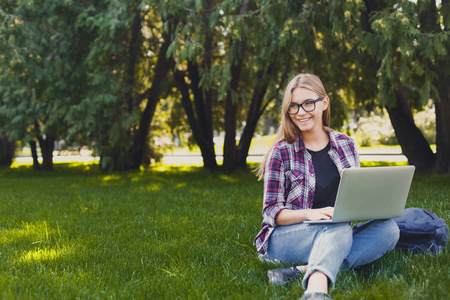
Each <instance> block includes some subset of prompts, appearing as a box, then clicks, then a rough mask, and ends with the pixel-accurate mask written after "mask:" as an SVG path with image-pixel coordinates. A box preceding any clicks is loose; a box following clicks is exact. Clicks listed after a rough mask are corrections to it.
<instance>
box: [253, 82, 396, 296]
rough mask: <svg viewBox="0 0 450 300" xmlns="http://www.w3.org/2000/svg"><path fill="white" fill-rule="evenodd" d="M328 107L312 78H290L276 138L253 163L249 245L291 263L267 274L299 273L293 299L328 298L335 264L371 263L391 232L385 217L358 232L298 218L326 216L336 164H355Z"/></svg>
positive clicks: (277, 277) (282, 280)
mask: <svg viewBox="0 0 450 300" xmlns="http://www.w3.org/2000/svg"><path fill="white" fill-rule="evenodd" d="M329 110H330V98H329V97H328V96H327V93H326V91H325V88H324V86H323V84H322V82H321V81H320V79H319V78H318V77H317V76H315V75H312V74H299V75H297V76H295V77H294V78H293V79H292V80H291V81H290V82H289V84H288V85H287V87H286V90H285V93H284V98H283V103H282V111H281V125H280V127H279V130H278V133H277V137H276V138H275V142H274V144H273V145H272V147H271V149H270V151H269V152H268V153H267V155H266V156H265V158H264V160H263V162H262V163H261V165H260V168H259V175H260V176H261V177H262V176H263V177H264V203H263V213H262V214H263V223H262V229H261V230H260V232H259V233H258V235H257V236H256V238H255V240H254V245H255V246H256V248H257V250H258V252H259V257H260V258H261V259H263V260H268V261H272V262H275V263H284V264H296V267H291V268H278V269H274V270H269V271H268V272H267V275H268V280H269V282H270V283H272V284H286V283H287V282H288V281H290V280H294V279H299V278H300V277H303V279H302V285H303V287H304V288H305V289H306V291H305V293H304V295H303V296H302V298H301V299H331V297H330V296H329V295H328V288H329V285H330V286H333V285H334V283H335V281H336V276H337V273H338V271H339V270H340V269H342V270H348V269H352V268H355V267H359V266H362V265H365V264H368V263H371V262H373V261H375V260H376V259H378V258H380V257H381V256H382V255H383V254H385V253H386V252H389V251H390V250H392V249H393V248H394V246H395V244H396V243H397V241H398V236H399V229H398V227H397V225H396V223H395V222H394V221H392V220H383V221H373V222H368V223H367V224H366V225H365V226H364V228H363V229H362V230H360V231H356V230H354V229H352V227H351V225H350V224H348V223H338V224H336V223H335V224H327V225H309V224H305V223H304V221H315V220H323V219H325V220H328V219H331V217H332V215H333V212H334V201H335V199H336V194H337V190H338V186H339V182H340V176H341V175H342V172H343V170H344V169H346V168H356V167H359V156H358V153H357V151H356V147H355V142H354V141H353V140H352V139H350V138H349V137H347V136H346V135H344V134H342V133H339V132H336V131H333V130H331V129H330V128H329V119H330V114H329ZM369 241H370V242H369Z"/></svg>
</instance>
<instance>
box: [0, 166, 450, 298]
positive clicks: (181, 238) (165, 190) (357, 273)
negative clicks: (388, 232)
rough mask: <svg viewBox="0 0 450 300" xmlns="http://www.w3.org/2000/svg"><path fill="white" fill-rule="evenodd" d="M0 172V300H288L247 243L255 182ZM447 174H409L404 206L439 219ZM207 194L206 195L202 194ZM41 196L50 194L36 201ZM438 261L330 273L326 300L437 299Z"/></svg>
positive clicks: (67, 169) (88, 169)
mask: <svg viewBox="0 0 450 300" xmlns="http://www.w3.org/2000/svg"><path fill="white" fill-rule="evenodd" d="M55 169H56V170H55V172H51V173H43V174H40V176H38V177H37V176H35V175H36V174H33V171H32V170H31V167H30V166H23V165H22V166H16V168H13V169H5V168H2V169H0V190H1V191H2V194H1V197H0V221H1V224H2V235H1V237H0V240H1V243H0V252H1V254H2V255H1V262H2V263H1V266H0V268H1V272H2V276H1V279H0V287H1V291H2V297H4V298H13V299H16V298H20V299H36V298H49V299H65V298H128V299H142V298H152V299H176V298H180V299H186V298H192V299H197V298H202V297H205V298H216V299H224V298H227V299H280V298H284V299H298V298H299V297H300V296H301V295H302V293H303V291H304V290H303V288H302V286H301V284H300V283H299V282H295V283H293V284H292V285H290V286H288V287H276V286H271V285H268V284H267V277H266V271H267V270H268V269H271V268H274V266H273V265H271V264H268V263H265V262H261V261H260V260H259V259H258V258H257V254H256V250H255V248H254V246H253V245H252V241H253V238H254V236H255V235H256V234H257V232H258V231H259V229H260V223H261V205H262V202H261V201H262V200H261V199H262V196H263V195H262V192H263V187H262V185H263V183H262V182H260V181H257V180H256V178H255V176H254V175H253V174H252V173H251V172H248V171H239V172H236V173H235V174H233V175H232V176H230V175H224V174H221V173H210V172H207V171H204V170H201V169H200V168H197V167H177V168H171V167H164V166H155V167H152V168H148V169H142V170H141V171H132V172H120V173H116V174H109V175H107V174H103V173H100V171H99V170H98V168H97V167H96V166H95V165H84V164H58V165H57V167H56V168H55ZM448 180H449V177H448V175H432V176H422V175H416V176H415V178H414V181H413V184H412V188H411V192H410V195H409V199H408V206H415V207H425V208H428V209H431V210H432V211H434V212H436V213H437V214H438V215H439V216H440V217H443V218H444V219H445V220H446V221H447V223H448V222H450V215H449V212H450V207H449V203H450V202H449V201H448V200H449V197H450V194H449V190H448V187H447V184H448ZM211 187H213V188H211ZM43 190H46V191H51V192H47V193H42V191H43ZM449 264H450V260H449V252H448V249H446V250H445V251H444V252H443V253H442V254H440V255H437V256H428V255H417V256H415V255H408V254H404V253H400V252H391V253H388V254H387V255H385V256H384V257H382V258H381V259H380V260H378V261H376V262H375V263H373V264H370V265H368V266H366V267H364V268H362V269H359V270H351V271H348V272H342V273H339V275H338V278H337V284H336V288H334V289H331V291H330V293H331V296H333V297H334V298H337V299H339V298H344V299H361V298H369V299H378V298H396V299H412V298H426V299H428V298H431V299H445V298H446V297H447V295H448V293H449V292H450V290H449V287H448V284H447V280H446V279H447V278H448V272H447V271H446V270H447V269H448V267H449Z"/></svg>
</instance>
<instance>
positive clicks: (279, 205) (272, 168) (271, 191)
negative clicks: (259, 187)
mask: <svg viewBox="0 0 450 300" xmlns="http://www.w3.org/2000/svg"><path fill="white" fill-rule="evenodd" d="M285 204H286V200H285V175H284V164H283V160H282V157H281V154H280V150H279V148H278V147H275V148H274V149H273V150H272V152H271V154H270V155H269V157H268V159H267V162H266V165H265V168H264V204H263V213H262V214H263V218H264V221H263V222H264V223H266V224H268V225H269V226H272V227H276V224H275V219H276V217H277V215H278V214H279V213H280V211H281V210H282V209H284V208H285Z"/></svg>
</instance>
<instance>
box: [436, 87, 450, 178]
mask: <svg viewBox="0 0 450 300" xmlns="http://www.w3.org/2000/svg"><path fill="white" fill-rule="evenodd" d="M442 81H443V80H442ZM448 82H450V78H447V83H448ZM446 89H447V97H446V98H444V97H443V96H444V95H443V94H442V93H441V92H440V93H439V94H440V97H441V99H440V101H436V102H435V105H436V168H437V171H438V172H439V173H449V172H450V91H449V88H448V85H447V86H446Z"/></svg>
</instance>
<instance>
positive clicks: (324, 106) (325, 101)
mask: <svg viewBox="0 0 450 300" xmlns="http://www.w3.org/2000/svg"><path fill="white" fill-rule="evenodd" d="M329 103H330V98H328V96H326V97H325V98H323V110H326V109H327V108H328V104H329Z"/></svg>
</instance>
